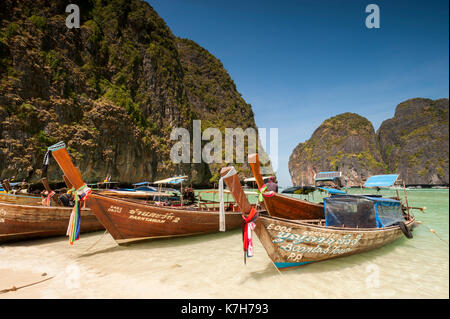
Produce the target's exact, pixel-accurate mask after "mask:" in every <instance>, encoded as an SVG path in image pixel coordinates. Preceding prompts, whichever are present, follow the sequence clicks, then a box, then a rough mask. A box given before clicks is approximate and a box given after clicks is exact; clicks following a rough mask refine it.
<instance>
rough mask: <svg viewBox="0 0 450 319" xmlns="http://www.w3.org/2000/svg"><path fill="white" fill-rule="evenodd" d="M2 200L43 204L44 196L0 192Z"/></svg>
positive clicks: (22, 203)
mask: <svg viewBox="0 0 450 319" xmlns="http://www.w3.org/2000/svg"><path fill="white" fill-rule="evenodd" d="M0 202H3V203H10V204H21V205H41V204H42V198H41V197H38V196H30V195H23V194H19V195H13V194H5V193H0Z"/></svg>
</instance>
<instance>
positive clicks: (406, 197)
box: [403, 181, 409, 218]
mask: <svg viewBox="0 0 450 319" xmlns="http://www.w3.org/2000/svg"><path fill="white" fill-rule="evenodd" d="M403 192H404V193H405V203H406V210H407V211H408V218H409V204H408V196H407V195H406V185H405V181H403Z"/></svg>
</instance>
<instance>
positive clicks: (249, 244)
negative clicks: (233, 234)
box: [242, 207, 259, 263]
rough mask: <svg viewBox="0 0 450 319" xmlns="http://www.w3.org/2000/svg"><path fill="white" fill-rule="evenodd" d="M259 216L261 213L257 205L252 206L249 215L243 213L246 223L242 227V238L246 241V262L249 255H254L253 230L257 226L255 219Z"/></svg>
mask: <svg viewBox="0 0 450 319" xmlns="http://www.w3.org/2000/svg"><path fill="white" fill-rule="evenodd" d="M258 217H259V213H258V212H257V211H256V208H255V207H252V209H251V210H250V213H248V215H247V217H245V216H244V215H242V219H244V224H243V227H242V240H243V242H244V263H247V257H252V256H253V241H252V231H253V229H255V226H256V225H255V223H254V221H255V220H256V219H257V218H258Z"/></svg>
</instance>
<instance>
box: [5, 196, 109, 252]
mask: <svg viewBox="0 0 450 319" xmlns="http://www.w3.org/2000/svg"><path fill="white" fill-rule="evenodd" d="M3 197H6V196H2V198H3ZM14 197H16V198H14ZM13 198H14V199H13ZM9 199H10V200H11V201H14V203H12V202H4V201H0V243H5V242H13V241H19V240H29V239H36V238H45V237H52V236H63V235H65V234H66V231H67V225H68V222H69V217H70V215H71V213H72V207H60V206H43V205H42V204H41V203H40V202H41V198H40V197H35V198H34V199H33V198H32V197H31V196H27V197H17V195H10V196H9ZM81 216H82V219H83V225H82V226H81V230H80V231H81V232H91V231H97V230H101V229H104V228H103V226H102V225H101V224H100V222H99V221H98V220H97V218H96V217H95V215H94V214H93V213H92V212H91V210H90V209H82V210H81Z"/></svg>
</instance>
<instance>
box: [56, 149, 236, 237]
mask: <svg viewBox="0 0 450 319" xmlns="http://www.w3.org/2000/svg"><path fill="white" fill-rule="evenodd" d="M59 145H61V146H58V147H51V148H52V155H53V158H54V159H55V160H56V162H57V163H58V164H59V166H60V168H61V169H62V170H63V172H64V174H65V176H67V178H68V179H69V180H70V182H71V184H72V185H74V187H75V189H77V190H79V191H80V190H81V189H84V190H86V189H87V186H86V184H85V183H84V182H83V179H82V177H81V173H80V172H79V170H78V169H77V168H76V167H75V166H74V165H73V163H72V160H71V159H70V156H69V154H68V153H67V150H66V148H65V145H64V143H61V144H59ZM49 149H50V148H49ZM86 206H87V207H89V208H91V209H92V211H93V212H94V213H95V215H96V216H97V218H98V220H99V221H100V222H101V223H102V224H103V226H104V227H105V228H106V229H107V230H108V232H109V233H110V234H111V235H112V236H113V238H114V239H115V240H116V242H117V243H118V244H127V243H131V242H136V241H141V240H147V239H154V238H165V237H177V236H188V235H197V234H206V233H214V232H218V231H219V221H220V218H219V217H220V216H219V212H218V211H217V210H214V211H213V210H205V211H202V210H199V209H195V208H192V207H188V206H184V207H170V206H164V207H163V206H158V205H153V204H146V203H142V202H138V201H134V200H129V199H121V198H116V197H111V196H106V195H99V194H95V193H91V194H90V195H89V196H87V199H86ZM223 216H224V217H225V228H226V230H230V229H234V228H238V227H241V226H242V216H241V214H240V213H239V212H234V211H227V212H225V214H224V215H223Z"/></svg>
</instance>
